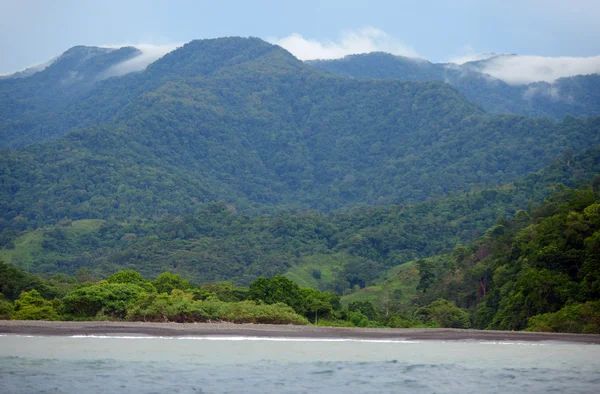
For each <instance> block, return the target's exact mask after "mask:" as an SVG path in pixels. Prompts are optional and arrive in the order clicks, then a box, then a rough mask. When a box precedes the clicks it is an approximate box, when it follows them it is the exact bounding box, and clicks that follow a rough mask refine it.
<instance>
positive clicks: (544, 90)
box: [523, 85, 561, 100]
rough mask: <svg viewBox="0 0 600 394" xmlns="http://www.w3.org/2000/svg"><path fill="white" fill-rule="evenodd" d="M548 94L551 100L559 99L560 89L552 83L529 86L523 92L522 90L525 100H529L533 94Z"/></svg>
mask: <svg viewBox="0 0 600 394" xmlns="http://www.w3.org/2000/svg"><path fill="white" fill-rule="evenodd" d="M538 95H539V96H548V97H550V98H551V99H553V100H558V99H560V98H561V97H560V91H559V90H558V88H557V87H556V86H553V85H540V86H529V87H528V88H527V90H526V91H525V92H523V98H524V99H525V100H531V99H533V98H534V97H535V96H538Z"/></svg>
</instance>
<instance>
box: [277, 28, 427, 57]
mask: <svg viewBox="0 0 600 394" xmlns="http://www.w3.org/2000/svg"><path fill="white" fill-rule="evenodd" d="M267 41H269V42H271V43H273V44H276V45H279V46H281V47H282V48H284V49H286V50H288V51H289V52H291V53H292V54H293V55H294V56H296V57H297V58H298V59H300V60H314V59H339V58H342V57H344V56H346V55H353V54H359V53H369V52H378V51H381V52H388V53H391V54H393V55H398V56H406V57H414V58H420V57H421V56H419V54H418V53H417V52H416V51H415V50H414V49H412V48H411V47H409V46H407V45H406V44H404V43H403V42H401V41H400V40H396V39H394V38H392V37H390V36H389V35H388V34H386V33H385V32H384V31H383V30H380V29H376V28H374V27H364V28H361V29H358V30H347V31H344V32H342V33H341V34H340V36H339V37H338V40H337V41H322V40H311V39H308V38H304V37H303V36H302V35H300V34H296V33H294V34H292V35H290V36H287V37H284V38H268V39H267Z"/></svg>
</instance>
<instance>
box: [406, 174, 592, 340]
mask: <svg viewBox="0 0 600 394" xmlns="http://www.w3.org/2000/svg"><path fill="white" fill-rule="evenodd" d="M597 211H598V195H597V194H595V192H594V190H593V189H592V188H585V187H584V188H581V189H570V188H566V187H564V186H562V185H558V187H557V188H556V191H555V193H554V194H552V195H551V196H549V197H548V198H547V199H546V200H545V201H544V203H543V204H542V205H541V206H539V207H537V208H536V209H534V210H532V211H531V213H530V214H528V215H524V214H522V213H520V212H517V213H516V215H515V217H514V219H513V220H511V221H507V220H502V219H501V220H499V222H498V224H497V225H496V226H494V227H493V228H492V229H490V231H489V232H488V234H487V235H486V236H485V237H483V238H482V239H480V240H479V241H477V242H475V243H474V244H472V245H470V246H469V247H468V248H466V249H465V248H464V247H458V248H457V249H456V250H455V251H454V253H453V254H452V257H453V258H454V259H455V260H454V261H449V262H444V261H443V260H439V261H438V262H437V263H435V264H434V270H437V271H438V272H439V274H437V275H436V280H435V281H434V282H433V283H432V284H431V285H430V289H432V291H431V292H430V293H426V294H419V296H418V297H417V298H416V299H415V301H416V302H417V303H418V304H421V305H425V304H427V303H428V302H431V298H432V297H438V298H441V297H443V298H446V299H448V300H451V301H453V302H455V303H456V304H457V305H458V306H459V307H462V308H465V309H468V310H470V311H471V312H472V315H473V323H474V326H475V327H477V328H488V329H502V330H522V329H525V328H527V327H528V329H530V330H537V329H539V330H556V331H561V330H567V331H569V330H575V331H577V330H579V332H581V330H583V326H584V325H586V324H592V323H590V322H591V321H592V320H593V318H592V317H589V316H593V310H592V309H590V308H593V305H595V304H593V303H592V304H589V305H588V304H587V303H586V302H596V301H598V300H599V299H600V274H599V272H600V264H599V262H600V253H599V252H598V251H599V250H600V236H599V234H600V231H599V230H600V221H598V220H597ZM577 305H585V306H581V307H579V306H577ZM584 310H585V313H584V312H581V313H582V314H583V315H585V316H586V317H583V315H581V316H579V313H580V312H579V311H584ZM563 318H564V322H565V324H564V325H561V324H559V320H560V319H563ZM584 321H585V322H587V323H584ZM569 327H572V328H569ZM590 327H591V326H590ZM588 330H592V328H588Z"/></svg>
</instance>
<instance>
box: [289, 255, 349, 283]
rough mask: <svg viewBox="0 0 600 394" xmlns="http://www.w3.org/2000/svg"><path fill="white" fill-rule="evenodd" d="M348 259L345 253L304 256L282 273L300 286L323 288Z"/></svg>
mask: <svg viewBox="0 0 600 394" xmlns="http://www.w3.org/2000/svg"><path fill="white" fill-rule="evenodd" d="M350 259H351V257H349V256H347V255H346V254H345V253H335V254H317V255H314V256H305V257H303V258H302V262H301V263H300V264H298V265H296V266H294V267H292V268H290V269H289V270H288V271H287V272H286V273H285V274H284V275H285V276H286V277H287V278H288V279H290V280H293V281H294V282H296V283H297V284H298V286H300V287H311V288H313V289H319V290H325V289H326V288H327V285H329V284H330V283H331V282H332V281H333V279H334V278H335V273H336V272H339V271H341V270H342V267H343V266H344V264H346V262H348V261H349V260H350ZM319 274H320V277H319Z"/></svg>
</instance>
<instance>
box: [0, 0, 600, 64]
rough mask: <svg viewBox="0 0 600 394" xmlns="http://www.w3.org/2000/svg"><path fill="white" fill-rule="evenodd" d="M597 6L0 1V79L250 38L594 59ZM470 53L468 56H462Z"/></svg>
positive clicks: (599, 38)
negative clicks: (138, 49) (116, 49)
mask: <svg viewBox="0 0 600 394" xmlns="http://www.w3.org/2000/svg"><path fill="white" fill-rule="evenodd" d="M598 21H600V0H569V1H559V0H518V1H516V0H498V1H497V0H448V1H441V0H429V1H423V0H420V1H377V0H369V1H352V0H332V1H311V0H303V1H295V2H287V1H283V0H278V1H269V0H252V1H248V0H211V1H201V0H195V1H192V0H189V1H177V0H170V1H162V0H147V1H142V0H132V1H128V0H119V1H115V0H102V1H98V0H96V1H88V0H52V1H50V0H0V55H1V56H0V74H1V73H7V72H12V71H16V70H19V69H23V68H25V67H28V66H31V65H34V64H38V63H41V62H44V61H46V60H48V59H50V58H52V57H54V56H56V55H58V54H60V53H62V52H64V51H65V50H66V49H68V48H70V47H72V46H74V45H115V44H117V45H118V44H161V45H167V44H176V43H184V42H188V41H190V40H193V39H196V38H212V37H221V36H254V37H260V38H263V39H267V40H269V41H271V42H274V43H278V44H281V45H282V46H284V47H286V48H287V49H288V50H290V51H291V52H292V53H294V54H295V55H296V56H298V57H300V58H314V57H338V56H343V55H345V54H347V53H353V52H367V51H370V50H384V51H388V52H392V53H396V54H404V55H409V56H418V57H423V58H426V59H429V60H432V61H436V62H439V61H446V60H448V59H463V60H464V59H466V58H471V57H474V56H476V55H477V54H479V53H486V52H496V53H517V54H523V55H536V56H546V57H548V56H550V57H557V56H569V57H589V56H598V55H600V28H599V27H598V25H599V22H598ZM465 56H466V58H465Z"/></svg>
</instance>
